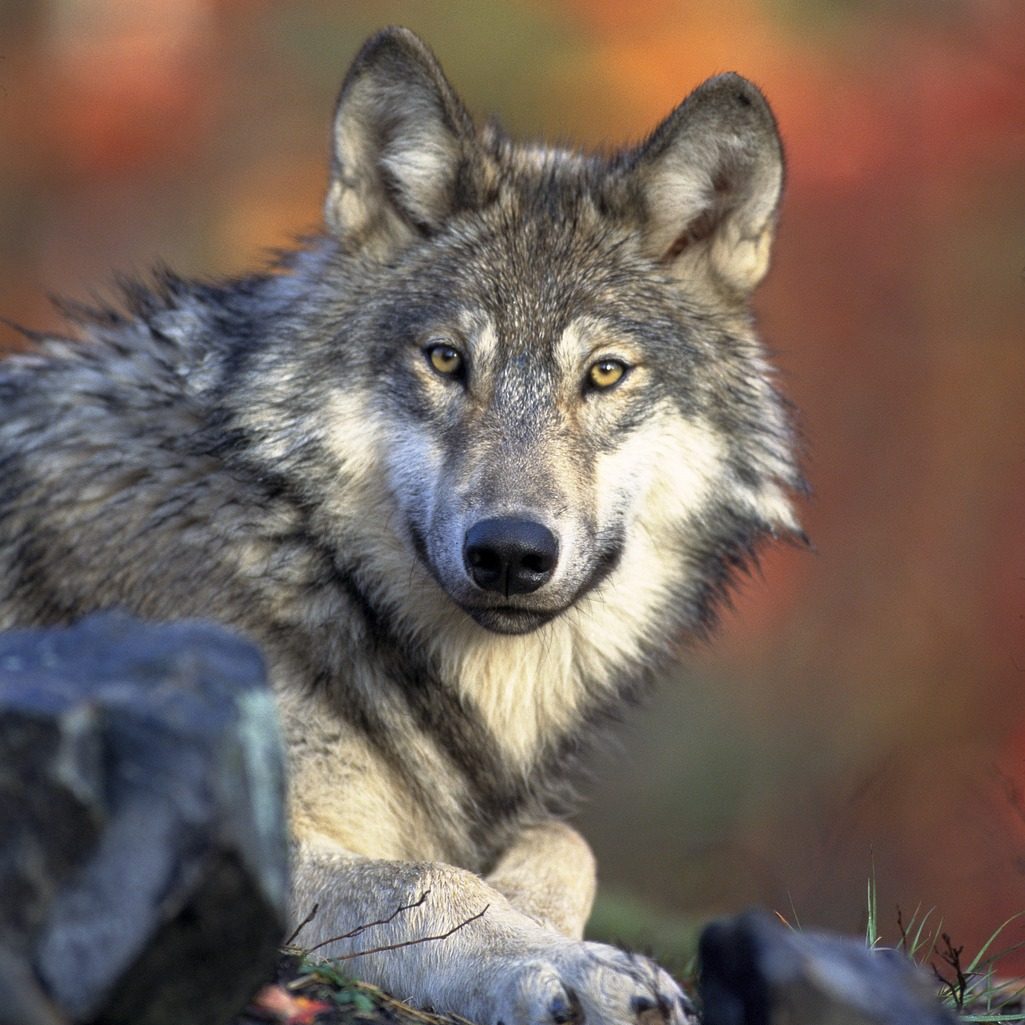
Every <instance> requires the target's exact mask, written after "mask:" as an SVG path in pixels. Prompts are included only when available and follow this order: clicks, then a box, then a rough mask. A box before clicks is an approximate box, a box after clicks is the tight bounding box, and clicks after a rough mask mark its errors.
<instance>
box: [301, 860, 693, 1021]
mask: <svg viewBox="0 0 1025 1025" xmlns="http://www.w3.org/2000/svg"><path fill="white" fill-rule="evenodd" d="M570 845H571V842H570V843H569V844H567V846H570ZM421 898H423V899H422V900H421ZM314 904H317V905H318V910H317V914H316V915H315V917H314V918H313V919H312V921H311V922H310V923H309V924H308V925H307V926H306V927H305V928H304V929H303V931H302V933H301V934H300V936H299V937H298V939H297V942H298V943H300V944H301V945H302V946H304V947H307V948H309V947H311V946H314V945H317V944H320V943H323V942H324V941H325V940H331V939H332V937H343V934H345V933H350V932H352V931H354V930H359V929H360V927H361V926H366V927H367V928H364V929H362V930H361V931H360V932H359V933H358V935H354V936H349V937H345V938H340V939H337V940H333V941H332V942H330V943H327V944H325V945H324V946H322V947H320V948H319V949H318V950H317V953H318V954H319V955H321V956H323V957H326V958H342V957H344V958H347V962H346V963H347V965H348V966H349V967H351V970H352V972H353V974H355V975H357V976H359V977H361V978H363V979H365V980H367V981H368V982H373V983H376V984H377V985H379V986H381V987H382V988H383V989H386V990H387V991H388V992H390V993H393V994H394V995H396V996H398V997H402V998H404V999H407V1000H410V1001H412V1002H413V1003H416V1004H419V1005H421V1006H428V1007H433V1008H435V1009H436V1010H438V1011H444V1012H454V1013H457V1014H460V1015H462V1016H464V1017H466V1018H469V1019H470V1020H471V1021H474V1022H476V1023H477V1025H567V1023H578V1025H583V1023H585V1022H586V1025H683V1022H684V1021H685V1020H686V1008H687V1006H688V1005H687V1003H686V998H685V997H684V996H683V994H682V992H681V991H680V989H679V987H678V986H677V985H676V983H675V982H674V981H673V980H672V979H671V978H670V977H669V975H668V974H666V972H664V971H663V970H662V969H661V968H659V967H658V966H657V965H655V964H654V963H653V962H651V961H649V960H647V959H646V958H643V957H638V956H634V955H631V954H626V953H624V952H623V951H620V950H616V949H615V948H614V947H609V946H605V945H604V944H600V943H583V942H580V941H578V940H573V939H570V938H568V937H566V936H564V935H561V934H560V933H558V932H555V931H554V930H553V929H550V928H547V927H546V926H543V925H540V924H538V922H537V921H536V920H535V919H533V918H531V917H529V916H528V915H526V914H524V913H523V912H522V911H519V910H517V909H516V908H515V907H513V905H512V904H511V903H510V901H509V900H508V899H507V898H506V897H505V896H503V895H502V894H501V893H499V892H498V891H497V890H496V889H494V888H492V887H491V886H489V885H488V884H487V883H486V882H485V881H484V880H483V879H481V878H480V877H479V876H476V875H474V874H473V873H472V872H468V871H466V870H464V869H460V868H455V867H453V866H451V865H444V864H441V863H437V862H434V863H431V862H402V861H376V860H366V859H362V858H358V857H355V856H353V855H351V854H348V853H346V852H345V851H344V850H342V849H341V848H333V849H332V848H331V847H330V845H328V844H327V843H325V842H321V843H318V844H316V845H305V844H302V843H300V845H299V849H298V851H297V858H296V862H295V866H294V913H295V916H296V919H297V920H299V919H302V918H303V917H305V916H306V915H307V914H308V912H309V910H310V909H311V908H312V906H313V905H314ZM399 909H404V910H399ZM482 912H483V913H482ZM371 923H380V924H371ZM446 933H447V934H449V935H447V936H446V935H445V934H446ZM441 937H444V938H441ZM396 945H398V946H396ZM384 947H392V948H393V949H388V950H383V949H381V948H384ZM361 952H366V953H361ZM352 955H356V956H352Z"/></svg>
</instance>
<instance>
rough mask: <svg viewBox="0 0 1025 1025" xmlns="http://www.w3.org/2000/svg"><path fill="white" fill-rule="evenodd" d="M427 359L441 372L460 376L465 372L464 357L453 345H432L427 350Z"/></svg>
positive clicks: (451, 375) (446, 374)
mask: <svg viewBox="0 0 1025 1025" xmlns="http://www.w3.org/2000/svg"><path fill="white" fill-rule="evenodd" d="M426 353H427V359H428V361H429V362H430V364H431V366H432V367H434V369H435V370H436V371H437V372H438V373H439V374H444V375H445V376H446V377H459V376H460V375H461V374H462V372H463V357H462V356H461V355H460V354H459V352H458V351H457V350H456V349H453V348H452V346H451V345H432V346H430V347H429V348H428V349H427V350H426Z"/></svg>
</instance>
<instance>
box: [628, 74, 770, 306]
mask: <svg viewBox="0 0 1025 1025" xmlns="http://www.w3.org/2000/svg"><path fill="white" fill-rule="evenodd" d="M631 173H632V175H634V176H635V177H634V181H635V183H637V184H638V185H639V187H640V194H641V196H642V201H643V206H644V221H645V224H644V235H645V239H646V243H647V247H648V249H649V251H650V253H651V255H652V256H654V257H655V258H656V259H658V260H660V261H661V262H663V263H664V264H665V265H666V266H667V267H668V268H669V269H670V270H672V271H673V272H674V273H675V274H676V275H677V276H678V277H680V278H684V279H691V280H693V279H694V278H695V277H701V278H704V279H705V280H708V279H709V278H710V279H711V280H712V281H713V282H714V284H715V285H716V286H717V287H718V288H720V289H725V290H726V291H727V292H728V293H730V294H733V295H737V296H741V297H746V296H747V295H748V294H749V293H750V292H751V290H752V289H753V288H754V287H755V286H756V285H757V284H758V282H759V281H761V279H762V278H763V277H764V275H765V272H766V270H768V266H769V249H770V246H771V244H772V238H773V234H774V232H775V227H776V213H777V210H778V208H779V201H780V195H781V193H782V190H783V148H782V146H781V144H780V141H779V133H778V131H777V129H776V120H775V118H774V117H773V116H772V111H771V110H770V109H769V104H768V103H767V102H766V100H765V97H764V96H762V94H761V92H760V91H759V90H758V89H757V88H756V87H755V86H754V85H752V84H751V83H750V82H749V81H747V79H745V78H742V77H741V76H740V75H737V74H732V73H731V74H725V75H719V76H717V77H716V78H710V79H709V80H708V81H707V82H704V83H703V84H702V85H700V86H698V88H697V89H695V90H694V92H692V93H691V94H690V96H688V97H687V99H686V100H684V101H683V103H681V104H680V106H679V107H677V108H676V110H674V111H673V112H672V113H671V114H670V115H669V116H668V117H667V118H666V119H665V121H663V122H662V124H661V125H659V127H658V128H657V129H655V132H654V133H653V134H652V136H651V137H650V138H649V139H648V141H647V142H646V143H644V144H643V145H642V146H641V147H640V148H639V150H637V151H635V154H634V164H633V167H632V171H631Z"/></svg>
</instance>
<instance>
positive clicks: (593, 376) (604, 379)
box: [587, 359, 627, 391]
mask: <svg viewBox="0 0 1025 1025" xmlns="http://www.w3.org/2000/svg"><path fill="white" fill-rule="evenodd" d="M626 371H627V365H626V364H625V363H624V362H623V361H622V360H620V359H602V360H599V361H598V362H597V363H595V364H594V365H593V366H592V367H591V369H590V370H588V371H587V384H588V387H590V388H594V389H597V390H598V391H607V390H608V389H609V388H614V387H615V386H616V385H617V384H619V382H620V381H622V380H623V378H624V377H625V376H626Z"/></svg>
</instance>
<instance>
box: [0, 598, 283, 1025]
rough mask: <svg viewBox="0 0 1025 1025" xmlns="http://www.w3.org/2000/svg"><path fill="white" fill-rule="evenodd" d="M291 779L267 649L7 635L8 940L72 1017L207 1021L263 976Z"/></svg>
mask: <svg viewBox="0 0 1025 1025" xmlns="http://www.w3.org/2000/svg"><path fill="white" fill-rule="evenodd" d="M283 793H284V788H283V756H282V749H281V744H280V740H279V737H278V730H277V719H276V715H275V712H274V707H273V701H272V698H271V695H270V692H269V690H268V689H267V687H266V683H265V676H264V669H263V664H262V660H261V658H260V656H259V654H258V653H257V651H256V650H255V648H253V647H252V646H251V645H249V644H247V643H245V642H243V641H241V640H239V639H237V638H235V637H233V636H231V635H230V634H228V633H227V632H226V631H224V630H222V629H220V628H217V627H214V626H211V625H207V624H202V623H177V624H167V625H161V626H155V625H147V624H142V623H140V622H138V621H135V620H132V619H130V618H128V617H126V616H122V615H117V614H103V615H98V616H93V617H90V618H89V619H87V620H84V621H83V622H81V623H80V624H78V625H77V626H75V627H72V628H69V629H64V630H39V631H17V632H12V633H8V634H3V635H0V836H3V837H4V842H3V844H2V845H0V945H2V946H3V947H6V948H7V949H8V950H10V951H17V952H19V956H20V953H21V952H22V951H27V952H28V954H27V956H26V958H25V960H26V961H27V962H28V963H29V964H30V965H31V967H32V969H33V971H34V974H35V977H36V978H37V979H38V981H39V983H40V984H41V993H42V994H43V995H45V997H46V998H47V999H48V1000H49V1001H51V1002H52V1004H54V1005H56V1007H57V1009H58V1010H59V1012H60V1013H63V1014H65V1015H66V1016H67V1017H68V1018H70V1019H72V1020H74V1021H82V1022H90V1023H93V1025H120V1023H125V1025H128V1023H132V1025H172V1023H173V1025H181V1023H182V1022H189V1023H190V1025H207V1023H209V1025H218V1023H222V1022H223V1021H225V1020H227V1018H229V1017H230V1016H231V1014H232V1013H233V1012H235V1011H236V1010H238V1008H239V1007H240V1006H241V1005H242V1004H243V1003H244V1002H245V1001H246V999H247V998H248V997H249V995H250V994H251V993H252V991H253V990H254V989H255V988H256V987H257V986H258V985H259V984H260V983H261V982H263V981H265V980H266V979H267V978H269V977H270V975H271V974H272V973H273V968H274V961H275V955H276V950H277V946H278V944H279V943H280V941H281V938H282V930H283V928H284V913H285V902H286V893H287V878H286V876H287V841H286V834H285V819H284V813H283V803H284V801H283ZM0 967H2V965H0ZM8 975H12V976H16V975H17V973H16V972H15V971H14V969H13V968H11V969H10V970H9V971H8ZM0 981H3V980H2V977H0ZM23 988H24V987H23ZM26 992H28V990H26ZM30 996H32V997H33V999H34V997H35V995H34V994H30ZM40 1013H42V1012H40Z"/></svg>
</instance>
